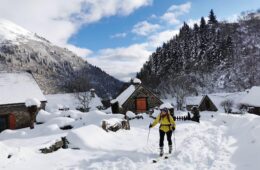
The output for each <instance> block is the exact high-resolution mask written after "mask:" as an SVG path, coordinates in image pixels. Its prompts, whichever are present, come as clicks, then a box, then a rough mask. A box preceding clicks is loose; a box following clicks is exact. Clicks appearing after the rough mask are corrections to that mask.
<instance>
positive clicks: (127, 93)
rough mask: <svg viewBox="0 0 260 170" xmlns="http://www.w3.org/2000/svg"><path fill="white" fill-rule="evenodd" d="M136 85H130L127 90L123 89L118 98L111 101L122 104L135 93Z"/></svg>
mask: <svg viewBox="0 0 260 170" xmlns="http://www.w3.org/2000/svg"><path fill="white" fill-rule="evenodd" d="M134 91H135V86H134V85H130V86H129V87H128V88H127V89H126V90H125V91H123V92H122V93H121V94H120V95H119V96H118V97H117V98H116V99H114V100H112V101H111V103H116V102H118V104H119V105H120V106H122V104H124V103H125V101H126V100H127V99H128V98H129V97H130V96H131V95H132V94H133V93H134Z"/></svg>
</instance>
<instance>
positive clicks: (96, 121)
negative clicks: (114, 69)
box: [0, 95, 260, 170]
mask: <svg viewBox="0 0 260 170" xmlns="http://www.w3.org/2000/svg"><path fill="white" fill-rule="evenodd" d="M219 96H221V95H219ZM222 96H226V95H222ZM184 113H185V114H186V112H180V113H178V112H176V114H184ZM129 114H130V113H129ZM39 116H41V117H42V118H41V119H44V120H45V121H44V122H45V123H43V124H40V125H35V129H33V130H30V129H29V128H24V129H18V130H5V131H3V132H1V133H0V152H1V155H0V169H3V170H5V169H6V170H15V169H20V170H25V169H26V170H28V169H39V170H43V169H64V170H67V169H104V170H106V169H107V170H108V169H179V170H193V169H212V170H214V169H216V170H217V169H221V170H234V169H236V170H247V169H250V170H258V169H259V167H260V136H259V132H260V117H259V116H257V115H253V114H243V115H232V114H225V113H221V112H201V121H200V123H196V122H191V121H177V122H176V123H177V126H176V127H177V128H176V131H175V133H174V134H173V137H172V139H173V148H174V153H173V156H170V158H169V159H168V160H162V161H159V162H158V163H156V164H152V159H154V158H157V157H158V140H159V134H158V129H159V126H158V125H157V126H156V127H154V128H152V129H150V135H149V139H148V143H147V138H148V132H149V130H148V125H149V124H150V122H152V121H153V119H151V118H149V116H148V115H146V114H143V117H144V119H134V120H131V121H130V126H131V129H130V130H119V131H117V132H106V131H104V130H103V129H102V128H101V122H102V120H107V121H109V122H110V123H116V122H118V121H119V120H120V119H122V118H123V117H124V115H119V114H106V113H104V112H101V111H98V110H94V111H91V112H87V113H81V114H80V113H79V112H78V111H75V110H70V111H57V112H55V113H52V112H46V111H40V112H39V114H38V115H37V118H38V117H39ZM67 116H70V117H67ZM66 125H72V127H73V128H72V129H70V130H61V129H60V127H62V126H66ZM64 136H66V137H67V139H68V141H69V142H70V144H69V149H59V150H58V151H56V152H53V153H51V154H42V153H40V152H39V149H41V148H43V147H49V146H50V145H52V144H54V143H55V142H56V141H58V140H60V138H61V137H64ZM174 139H175V140H174ZM72 148H79V150H75V149H72ZM164 149H165V152H167V150H168V146H167V142H166V139H165V148H164ZM8 155H11V158H9V159H8V158H7V157H8Z"/></svg>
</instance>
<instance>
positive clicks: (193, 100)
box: [185, 96, 203, 105]
mask: <svg viewBox="0 0 260 170" xmlns="http://www.w3.org/2000/svg"><path fill="white" fill-rule="evenodd" d="M202 98H203V96H191V97H186V99H185V103H186V105H199V104H200V102H201V100H202Z"/></svg>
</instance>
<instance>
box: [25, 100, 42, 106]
mask: <svg viewBox="0 0 260 170" xmlns="http://www.w3.org/2000/svg"><path fill="white" fill-rule="evenodd" d="M25 106H26V107H31V106H37V108H39V107H40V106H41V102H40V101H39V100H38V99H36V98H31V99H27V100H25Z"/></svg>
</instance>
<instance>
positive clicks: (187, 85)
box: [170, 76, 197, 110]
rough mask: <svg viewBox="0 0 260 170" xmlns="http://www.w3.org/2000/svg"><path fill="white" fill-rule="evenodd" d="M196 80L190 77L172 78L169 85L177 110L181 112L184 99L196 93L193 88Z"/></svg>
mask: <svg viewBox="0 0 260 170" xmlns="http://www.w3.org/2000/svg"><path fill="white" fill-rule="evenodd" d="M195 81H196V80H194V79H193V77H191V76H178V77H175V78H174V81H172V84H171V87H170V88H171V90H170V91H173V93H174V96H175V97H176V102H177V109H178V110H182V108H183V104H184V103H185V98H186V97H187V96H189V95H191V94H194V93H197V90H196V88H195V86H194V82H195Z"/></svg>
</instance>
